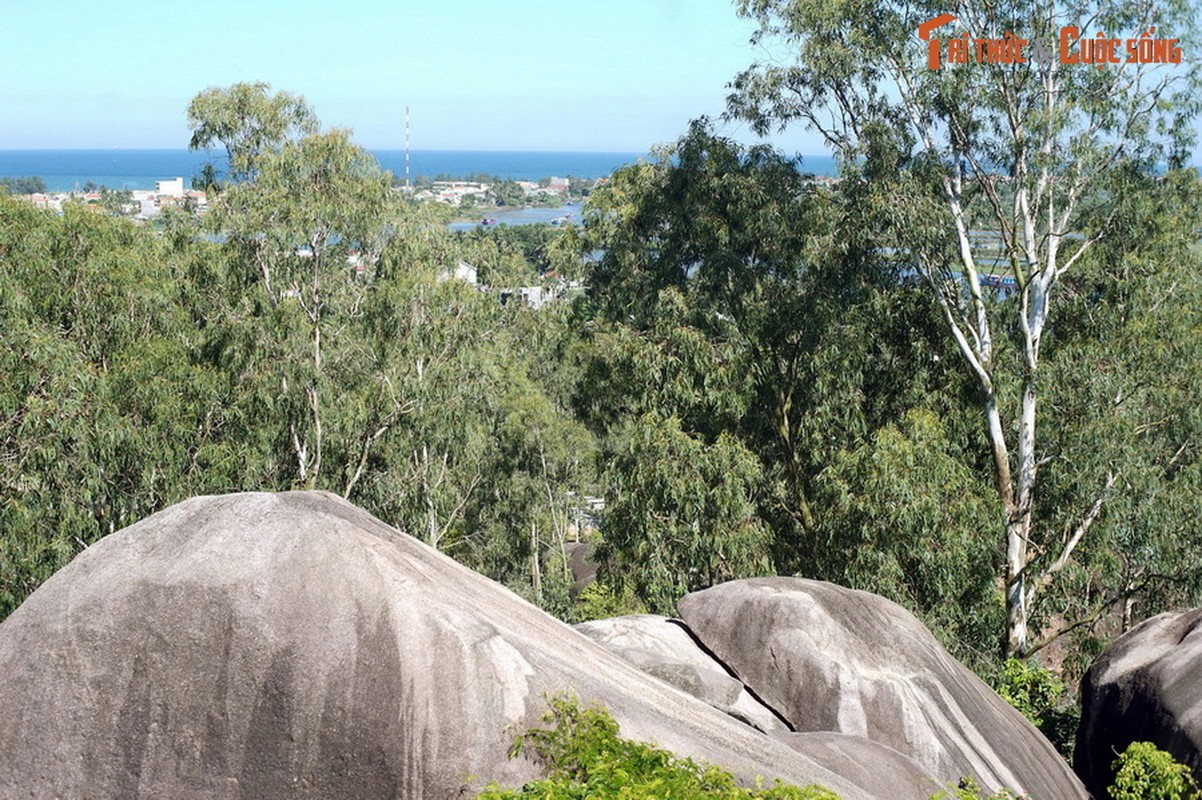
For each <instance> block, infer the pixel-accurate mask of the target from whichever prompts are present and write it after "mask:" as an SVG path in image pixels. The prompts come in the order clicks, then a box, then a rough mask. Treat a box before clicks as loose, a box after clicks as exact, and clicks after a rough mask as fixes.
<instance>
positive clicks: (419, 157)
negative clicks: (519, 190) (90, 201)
mask: <svg viewBox="0 0 1202 800" xmlns="http://www.w3.org/2000/svg"><path fill="white" fill-rule="evenodd" d="M371 153H372V155H374V156H375V157H376V160H377V161H378V162H379V163H380V166H381V167H383V168H384V169H386V170H388V171H390V172H392V174H393V175H396V176H399V177H404V175H405V151H404V150H372V151H371ZM221 156H222V154H219V153H217V152H205V151H195V152H194V151H190V150H125V149H111V150H0V177H13V178H23V177H35V176H36V177H40V178H41V179H42V180H43V181H45V182H46V188H47V190H49V191H51V192H69V191H74V190H77V189H81V188H83V186H84V185H85V184H88V183H92V184H94V185H96V186H107V187H108V188H110V189H153V188H155V186H154V185H155V181H161V180H169V179H171V178H183V179H184V183H185V185H187V184H188V183H189V182H190V181H191V179H192V178H193V177H194V176H195V175H197V174H199V173H200V170H201V167H202V166H203V165H204V164H206V163H208V162H209V161H210V160H213V161H215V162H216V163H218V164H220V161H221ZM646 158H648V156H647V154H645V153H623V152H609V153H595V152H560V151H510V150H413V151H411V152H410V157H409V174H410V176H411V177H412V178H417V177H419V176H421V177H427V178H439V177H458V178H464V177H468V176H470V175H495V176H496V177H499V178H509V179H512V180H524V181H537V180H541V179H543V178H550V177H567V176H569V175H570V176H574V177H577V178H588V179H595V178H603V177H606V176H607V175H610V174H612V173H613V172H614V170H616V169H618V168H619V167H623V166H625V165H627V164H633V163H636V162H637V161H639V160H640V159H646ZM802 169H804V170H805V171H807V172H813V173H816V174H818V175H834V174H835V162H834V159H833V158H830V157H829V156H805V157H804V158H803V159H802Z"/></svg>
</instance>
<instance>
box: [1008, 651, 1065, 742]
mask: <svg viewBox="0 0 1202 800" xmlns="http://www.w3.org/2000/svg"><path fill="white" fill-rule="evenodd" d="M995 688H996V689H997V693H998V694H999V695H1001V697H1002V699H1003V700H1005V701H1006V702H1007V703H1009V704H1010V705H1012V706H1014V707H1015V708H1017V709H1018V710H1019V711H1021V712H1022V714H1023V716H1024V717H1026V718H1027V719H1028V720H1030V722H1031V724H1032V725H1034V726H1035V727H1036V728H1038V729H1039V732H1040V733H1042V734H1043V735H1044V736H1045V737H1047V739H1048V741H1050V742H1051V743H1052V745H1053V746H1055V748H1056V749H1057V750H1058V751H1060V754H1061V755H1063V756H1064V757H1065V758H1066V759H1068V758H1071V757H1072V751H1073V744H1074V741H1075V739H1076V735H1077V724H1078V722H1079V720H1080V717H1081V712H1080V710H1079V709H1078V708H1077V704H1076V701H1075V698H1073V697H1071V696H1070V695H1069V693H1068V690H1067V688H1066V687H1065V685H1064V682H1063V681H1061V680H1060V679H1059V678H1057V677H1056V676H1055V675H1053V674H1052V673H1051V672H1050V671H1049V670H1046V669H1044V668H1043V667H1040V666H1038V665H1035V664H1031V663H1028V662H1026V661H1019V660H1018V659H1015V658H1009V659H1006V662H1005V664H1004V665H1003V667H1002V673H1001V675H1000V676H999V679H998V683H997V686H996V687H995Z"/></svg>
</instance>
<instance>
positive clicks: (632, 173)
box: [577, 122, 992, 613]
mask: <svg viewBox="0 0 1202 800" xmlns="http://www.w3.org/2000/svg"><path fill="white" fill-rule="evenodd" d="M659 155H660V157H659V158H658V159H657V160H656V161H654V162H645V163H641V164H637V165H632V166H630V167H627V168H624V169H622V170H619V171H618V172H617V173H615V175H614V176H613V179H612V180H611V182H610V183H609V185H608V186H606V187H604V188H601V189H598V190H596V191H595V192H594V193H593V194H592V196H591V197H590V204H589V206H588V208H587V209H586V223H587V234H586V239H587V240H588V241H589V243H590V244H589V246H591V247H596V248H599V249H601V250H602V251H603V255H602V256H601V258H600V260H599V261H598V262H597V263H596V265H595V266H594V268H593V270H592V273H591V275H590V277H589V284H590V294H589V297H588V300H589V303H590V304H591V305H592V306H593V307H595V308H596V310H597V317H596V318H595V319H594V320H593V321H592V324H591V326H590V327H589V329H588V330H589V331H590V333H591V342H592V345H593V349H592V353H591V356H590V357H589V358H588V359H587V360H586V363H585V367H584V371H583V375H582V377H581V388H580V391H579V392H578V394H577V408H578V410H579V412H580V413H581V415H582V417H583V418H584V419H585V420H587V421H588V423H589V424H590V425H591V426H592V427H593V428H594V429H595V430H597V431H598V432H600V433H602V434H603V435H604V436H605V437H606V445H605V450H606V455H607V458H608V465H609V466H608V471H607V478H608V484H609V486H610V488H611V492H612V494H613V507H612V509H611V510H610V512H609V513H608V514H607V517H606V521H605V525H604V527H603V535H604V537H605V539H606V540H607V542H608V543H609V545H610V550H611V552H612V553H613V554H614V557H615V558H616V559H617V561H618V562H619V565H620V566H619V568H620V570H621V571H622V573H623V574H625V575H628V576H633V577H634V578H635V579H636V581H637V582H639V588H640V590H641V591H642V593H643V596H644V599H645V600H647V601H648V602H650V603H651V604H652V605H655V606H656V607H660V608H663V607H665V605H666V603H667V602H668V600H667V598H668V597H669V596H670V594H671V592H672V591H673V590H675V591H680V590H687V589H692V588H697V585H696V581H697V580H717V579H725V578H729V577H733V576H736V575H745V574H757V573H759V572H762V571H764V570H766V569H770V570H777V571H784V572H802V573H805V574H808V575H812V576H816V577H821V578H824V579H828V580H836V581H840V582H843V583H851V584H853V585H858V586H861V587H862V588H871V589H873V590H875V591H878V592H882V593H885V594H888V595H890V596H891V597H894V598H895V599H898V600H901V601H903V602H906V603H907V604H908V605H910V607H911V608H913V609H914V610H915V611H916V612H919V613H926V612H928V611H930V610H931V609H933V608H934V607H936V606H939V605H940V604H947V603H949V602H953V601H952V600H951V598H953V597H956V598H959V597H960V596H961V595H964V594H965V593H969V594H972V595H973V597H974V602H976V600H977V599H979V597H980V595H981V592H980V591H978V590H979V588H980V585H979V582H977V584H975V585H974V587H973V589H972V591H971V592H970V591H969V590H968V589H967V588H963V586H964V583H965V581H958V580H947V581H943V582H942V584H940V585H938V586H936V585H935V584H938V583H939V582H938V581H934V580H925V579H922V580H920V579H918V578H917V577H916V573H914V572H912V571H908V570H905V569H901V570H897V569H894V570H891V571H888V572H887V574H885V573H884V572H880V571H878V572H877V573H871V572H870V571H869V570H866V569H857V559H858V558H860V556H859V554H858V552H857V551H858V548H860V547H861V546H862V545H863V540H862V539H861V538H860V534H861V533H863V534H864V537H863V538H865V539H868V540H870V541H875V540H879V539H880V538H881V536H883V535H888V534H890V533H894V534H896V533H897V532H896V531H891V530H890V528H891V526H892V525H894V524H896V523H899V522H901V523H904V524H907V525H909V526H910V527H909V529H907V531H906V532H905V534H904V535H902V536H900V537H899V538H902V539H904V540H905V541H907V542H910V543H915V545H916V546H923V547H925V546H927V545H928V544H929V543H930V540H931V532H932V531H934V530H939V529H941V526H949V525H951V524H952V522H953V521H954V525H955V529H956V533H957V535H958V536H960V537H961V538H963V539H964V541H965V544H964V546H963V547H957V548H940V549H936V550H935V551H933V552H932V553H931V554H930V555H931V559H930V563H931V564H932V567H931V569H930V570H929V572H931V573H938V572H943V573H947V572H952V571H957V570H961V571H963V570H965V568H966V564H965V561H966V560H967V559H968V558H969V556H970V555H971V556H972V557H980V556H981V555H982V549H983V548H982V547H981V546H980V543H979V537H977V536H975V535H973V533H972V530H973V529H974V527H975V526H978V525H979V523H980V519H979V517H978V516H976V515H977V514H978V513H979V506H978V505H977V504H973V503H957V504H953V505H952V507H951V511H952V512H953V513H951V514H948V513H945V509H944V508H942V507H941V500H942V498H945V497H946V495H941V494H940V492H939V491H938V489H932V490H931V491H929V492H928V493H927V494H926V495H925V496H922V497H917V498H916V495H917V493H914V495H912V496H911V498H910V501H912V502H910V505H909V506H907V507H906V508H904V509H899V510H898V515H897V516H896V517H894V518H893V519H891V520H885V519H884V515H876V516H870V515H866V514H862V513H859V511H852V510H851V508H852V507H853V506H855V507H856V508H857V509H862V508H863V505H862V499H863V495H865V494H866V493H867V492H868V491H869V490H870V487H871V485H872V482H873V481H874V480H877V479H878V478H877V476H875V475H873V474H872V470H871V469H870V468H863V469H862V468H859V467H857V468H855V469H853V470H850V471H846V472H844V473H843V475H842V477H841V478H839V479H838V480H836V479H833V478H831V477H824V473H825V472H826V471H828V470H830V469H831V468H833V467H834V466H835V465H839V464H849V463H850V462H852V461H853V456H851V455H849V454H852V453H859V454H863V455H862V458H863V459H864V461H868V460H872V461H873V462H874V463H875V462H876V461H879V460H880V458H881V456H885V457H887V456H888V453H886V452H885V448H884V447H878V448H877V449H876V451H875V453H876V454H875V455H873V454H872V452H873V451H872V448H873V443H874V442H875V441H877V440H878V439H879V437H878V436H877V432H878V431H880V430H881V429H882V428H886V427H887V426H890V425H891V424H893V423H895V422H897V420H899V419H900V418H902V417H903V416H904V415H905V414H906V413H907V412H909V411H911V410H913V409H916V408H919V409H923V410H925V411H926V412H927V413H929V414H933V415H940V416H944V417H945V418H947V420H946V424H945V425H944V426H940V427H938V429H937V430H936V431H935V435H929V434H928V433H927V430H926V429H923V428H920V427H919V426H908V427H905V428H903V429H902V430H901V431H900V433H899V432H898V431H897V430H896V429H894V437H893V439H896V438H898V437H899V436H900V437H901V438H903V439H908V440H914V441H912V442H911V441H906V442H903V444H902V445H899V446H898V448H899V449H900V448H902V447H909V448H911V449H918V448H923V451H924V452H940V451H945V450H948V449H949V448H948V447H947V444H946V442H945V441H944V439H945V438H946V437H949V436H952V435H953V434H952V433H946V432H948V431H955V432H958V431H959V428H958V426H959V425H960V423H961V418H960V417H959V416H958V415H955V414H954V413H951V414H949V410H950V409H952V408H953V407H954V404H955V398H956V397H957V395H958V393H959V392H960V391H961V382H960V380H959V379H958V376H956V375H955V374H952V373H950V372H949V370H948V368H947V364H948V363H949V362H950V359H949V358H947V357H946V356H947V355H948V354H947V353H946V352H945V348H944V346H943V344H942V340H941V338H940V337H939V336H938V329H937V328H936V327H935V326H934V325H932V324H930V322H929V320H928V319H927V316H926V315H925V314H924V313H923V311H924V310H925V309H924V307H923V306H922V305H921V303H920V302H919V301H920V300H921V295H920V294H919V293H918V292H917V291H916V289H915V287H914V286H912V285H911V282H909V281H908V280H907V279H906V276H905V274H904V272H903V271H902V270H899V269H898V268H897V266H896V265H895V264H894V263H892V260H891V259H889V258H887V257H885V256H884V255H883V254H882V253H881V252H880V248H879V247H878V246H877V245H876V243H875V242H874V241H873V240H872V238H871V236H870V235H869V234H868V232H867V231H866V230H865V224H864V218H865V211H864V205H865V204H864V201H863V200H864V199H863V198H862V197H861V196H860V195H859V194H858V193H856V192H855V191H851V190H849V189H848V188H847V187H839V188H836V189H832V188H829V187H825V186H823V185H822V184H821V183H820V182H818V181H816V180H814V179H813V177H812V176H808V175H807V174H805V173H804V172H803V171H802V170H801V169H799V168H798V165H797V164H796V163H795V162H794V161H793V160H792V159H789V158H786V157H785V156H783V155H782V154H780V153H778V152H775V151H773V150H771V149H770V148H765V147H757V148H750V149H748V148H743V147H741V146H740V145H738V144H737V143H735V142H733V141H731V140H729V139H725V138H723V137H720V136H716V135H714V133H713V132H712V130H711V129H710V128H709V126H708V125H706V124H705V123H704V122H698V123H695V124H694V125H693V126H692V128H691V130H690V131H689V132H688V133H687V134H686V135H685V136H684V137H682V138H681V140H680V141H678V142H677V143H676V144H675V145H674V146H673V147H671V148H666V149H665V150H664V151H663V152H662V153H660V154H659ZM852 188H853V189H854V187H852ZM893 439H886V440H882V441H893ZM950 449H951V450H953V451H954V450H955V449H956V448H950ZM748 454H754V457H751V458H750V461H749V458H748ZM678 461H679V462H681V463H676V462H678ZM859 463H863V462H859ZM673 464H675V466H672V465H673ZM719 465H722V466H719ZM751 465H755V468H754V469H752V467H751ZM868 467H871V465H868ZM723 470H726V471H727V473H728V474H729V480H728V481H727V482H726V483H724V484H722V485H721V486H719V485H718V483H712V482H713V481H716V478H715V477H714V476H716V475H718V474H720V473H721V472H722V471H723ZM918 480H919V479H916V481H918ZM907 485H910V486H912V485H913V484H912V483H911V484H907ZM955 485H956V486H963V485H964V482H963V481H959V480H957V482H956V484H955ZM707 495H709V496H711V497H712V499H713V502H703V501H702V500H701V499H700V498H705V497H706V496H707ZM900 496H905V493H902V494H901V495H900ZM928 498H929V499H930V500H931V502H928ZM908 502H909V501H908ZM952 518H954V520H952ZM949 520H951V521H949ZM853 524H854V525H856V526H857V527H856V529H852V528H851V527H850V526H851V525H853ZM911 533H912V534H913V535H910V534H911ZM878 534H879V535H878ZM918 543H921V544H918ZM900 549H901V548H900V546H899V547H896V548H888V552H887V553H884V552H883V553H882V557H883V558H893V556H895V555H896V558H895V559H893V561H894V563H897V564H903V563H907V555H906V554H901V553H899V552H898V551H899V550H900ZM984 550H985V551H986V552H985V553H984V557H985V560H986V562H987V563H989V562H990V561H991V560H992V559H991V558H990V555H989V553H988V548H984ZM706 552H712V553H713V554H716V555H717V556H718V557H720V558H724V559H725V562H724V564H723V566H722V568H721V569H717V568H715V569H710V568H708V567H703V566H702V564H703V563H708V557H703V556H702V555H701V554H703V553H706ZM695 558H700V559H701V561H699V562H698V563H696V564H692V560H693V559H695ZM859 563H861V564H862V563H863V562H862V560H861V561H860V562H859ZM909 563H914V562H913V560H911V561H910V562H909ZM666 565H671V567H670V568H668V567H667V566H666ZM653 568H654V569H659V570H660V573H659V574H658V575H653V574H651V573H647V574H646V575H644V574H642V573H643V572H644V571H645V570H651V569H653ZM890 581H892V582H890ZM968 582H971V579H969V581H968ZM957 586H959V587H961V588H963V591H960V589H957V588H956V587H957Z"/></svg>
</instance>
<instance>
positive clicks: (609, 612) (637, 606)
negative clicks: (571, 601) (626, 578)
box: [572, 580, 647, 622]
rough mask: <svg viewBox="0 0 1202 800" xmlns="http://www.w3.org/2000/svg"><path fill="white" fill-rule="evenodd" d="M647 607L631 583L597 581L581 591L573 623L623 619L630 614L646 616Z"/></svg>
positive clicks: (573, 615)
mask: <svg viewBox="0 0 1202 800" xmlns="http://www.w3.org/2000/svg"><path fill="white" fill-rule="evenodd" d="M646 613H647V607H646V606H645V605H643V601H641V600H639V598H638V596H637V595H636V594H635V592H634V588H633V587H632V586H631V585H630V584H629V583H617V585H616V587H615V584H614V583H613V582H610V581H605V580H597V581H593V582H592V583H590V584H589V585H588V586H586V587H584V589H582V590H581V592H580V596H579V597H577V598H576V607H575V609H574V610H573V613H572V621H573V622H590V621H592V620H597V619H609V618H610V617H622V616H626V615H629V614H646Z"/></svg>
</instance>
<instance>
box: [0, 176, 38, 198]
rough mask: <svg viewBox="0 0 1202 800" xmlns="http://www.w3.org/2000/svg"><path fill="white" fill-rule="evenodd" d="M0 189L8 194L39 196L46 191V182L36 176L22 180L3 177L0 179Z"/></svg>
mask: <svg viewBox="0 0 1202 800" xmlns="http://www.w3.org/2000/svg"><path fill="white" fill-rule="evenodd" d="M0 189H3V190H5V191H7V192H8V193H9V194H41V193H44V192H45V191H46V181H45V180H43V179H42V178H41V176H38V175H30V176H28V177H24V178H16V177H5V178H0Z"/></svg>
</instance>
